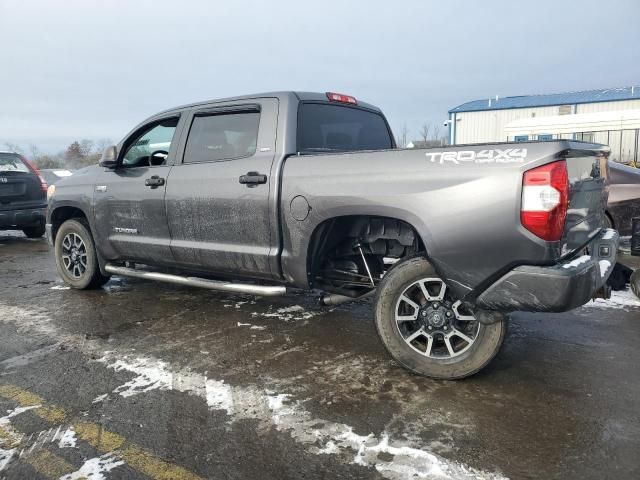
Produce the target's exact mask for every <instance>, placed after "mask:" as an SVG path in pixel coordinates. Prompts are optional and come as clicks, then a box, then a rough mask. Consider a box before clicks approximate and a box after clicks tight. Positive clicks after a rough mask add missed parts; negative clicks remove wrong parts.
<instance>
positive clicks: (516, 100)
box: [449, 85, 640, 113]
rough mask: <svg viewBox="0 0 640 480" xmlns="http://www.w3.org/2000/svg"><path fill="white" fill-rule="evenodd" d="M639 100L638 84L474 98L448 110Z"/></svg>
mask: <svg viewBox="0 0 640 480" xmlns="http://www.w3.org/2000/svg"><path fill="white" fill-rule="evenodd" d="M617 100H640V85H636V86H632V87H620V88H606V89H603V90H586V91H584V92H569V93H552V94H550V95H522V96H519V97H498V99H497V100H496V99H495V98H487V99H484V100H474V101H472V102H467V103H463V104H462V105H459V106H457V107H455V108H452V109H451V110H449V113H457V112H479V111H482V110H505V109H509V108H527V107H548V106H551V105H576V104H579V103H596V102H614V101H617Z"/></svg>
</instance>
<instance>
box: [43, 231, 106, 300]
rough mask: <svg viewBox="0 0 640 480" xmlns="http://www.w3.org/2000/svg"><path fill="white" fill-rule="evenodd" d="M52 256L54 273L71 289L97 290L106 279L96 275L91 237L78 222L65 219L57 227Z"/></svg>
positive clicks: (96, 263)
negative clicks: (53, 255) (53, 256)
mask: <svg viewBox="0 0 640 480" xmlns="http://www.w3.org/2000/svg"><path fill="white" fill-rule="evenodd" d="M55 255H56V266H57V267H58V273H59V274H60V276H61V277H62V279H63V280H64V281H65V283H67V284H68V285H70V286H72V287H74V288H78V289H81V290H82V289H89V288H98V287H100V286H102V285H104V284H105V283H106V282H107V281H108V280H109V277H107V276H104V275H102V274H101V273H100V268H99V266H98V257H97V254H96V250H95V246H94V243H93V237H92V236H91V233H90V232H89V228H88V226H87V225H86V222H85V221H83V220H82V219H72V220H67V221H66V222H64V223H63V224H62V225H61V226H60V228H59V229H58V232H57V234H56V241H55Z"/></svg>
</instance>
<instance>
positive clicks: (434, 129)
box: [433, 123, 442, 140]
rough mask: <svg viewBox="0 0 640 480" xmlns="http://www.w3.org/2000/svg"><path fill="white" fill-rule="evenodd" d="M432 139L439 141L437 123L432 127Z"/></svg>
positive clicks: (438, 126)
mask: <svg viewBox="0 0 640 480" xmlns="http://www.w3.org/2000/svg"><path fill="white" fill-rule="evenodd" d="M433 139H434V140H441V139H442V138H441V136H440V125H438V124H437V123H436V124H435V125H434V126H433Z"/></svg>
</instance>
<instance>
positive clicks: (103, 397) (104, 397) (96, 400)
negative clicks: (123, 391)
mask: <svg viewBox="0 0 640 480" xmlns="http://www.w3.org/2000/svg"><path fill="white" fill-rule="evenodd" d="M108 396H109V394H108V393H103V394H102V395H98V396H97V397H96V398H94V399H93V402H91V403H100V402H104V401H105V400H106V398H107V397H108Z"/></svg>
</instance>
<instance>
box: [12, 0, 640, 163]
mask: <svg viewBox="0 0 640 480" xmlns="http://www.w3.org/2000/svg"><path fill="white" fill-rule="evenodd" d="M639 18H640V1H638V0H608V1H606V2H603V1H595V0H593V1H591V0H590V1H582V0H580V1H579V0H574V1H562V0H553V1H546V0H545V1H541V0H535V1H531V2H518V1H513V0H510V1H509V0H484V1H482V2H480V1H478V2H474V1H470V0H469V1H462V0H460V1H445V0H441V1H438V2H434V1H426V0H423V1H419V0H416V1H402V0H394V1H379V0H375V1H374V0H369V1H345V0H341V1H332V0H324V1H319V2H310V1H302V0H297V1H295V0H291V1H289V0H287V1H279V0H271V1H243V0H232V1H222V0H216V1H195V0H194V1H189V0H182V1H176V0H172V1H162V0H153V1H140V0H137V1H108V0H94V1H90V0H89V1H88V0H83V1H77V0H64V1H53V0H48V1H45V0H41V1H30V0H19V1H14V0H0V19H2V22H1V23H2V26H1V27H0V69H1V70H0V147H2V146H3V145H4V143H5V142H16V143H19V144H22V145H24V146H27V145H28V144H29V143H35V144H37V145H39V146H40V148H41V149H42V150H45V151H55V150H58V149H61V148H63V147H64V146H65V145H66V144H67V143H69V142H70V141H72V140H74V139H81V138H89V139H94V140H97V139H101V138H105V137H106V138H111V139H113V140H114V142H115V141H118V140H120V139H121V137H122V136H123V135H124V134H125V133H126V132H127V131H128V130H129V129H130V128H131V127H133V126H134V125H135V124H137V123H138V122H139V121H141V120H143V119H144V118H145V117H147V116H149V115H151V114H153V113H155V112H157V111H160V110H164V109H166V108H169V107H173V106H177V105H180V104H184V103H189V102H192V101H198V100H205V99H212V98H218V97H226V96H231V95H236V94H246V93H254V92H261V91H272V90H310V91H321V92H324V91H337V92H343V93H348V94H352V95H354V96H356V97H357V98H360V99H363V100H366V101H368V102H371V103H374V104H376V105H379V106H380V107H382V108H383V110H384V111H385V112H386V114H387V116H388V118H389V120H390V123H391V125H392V127H393V129H394V131H396V132H398V131H399V130H400V129H401V128H402V125H403V124H406V125H407V127H408V128H409V130H410V137H412V138H414V137H417V136H418V130H419V128H420V125H421V124H422V123H423V122H426V121H428V122H437V123H438V124H440V125H442V122H443V121H444V120H445V119H446V118H447V111H448V110H449V109H450V108H452V107H454V106H456V105H459V104H461V103H463V102H466V101H469V100H474V99H478V98H488V97H490V96H495V95H500V96H506V95H523V94H532V93H553V92H564V91H575V90H584V89H592V88H607V87H618V86H626V85H631V84H635V85H638V84H640V23H639V22H638V19H639ZM26 150H27V151H28V149H26Z"/></svg>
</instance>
